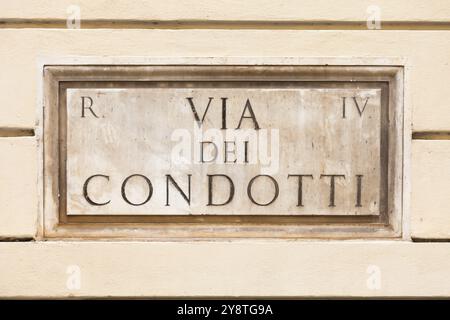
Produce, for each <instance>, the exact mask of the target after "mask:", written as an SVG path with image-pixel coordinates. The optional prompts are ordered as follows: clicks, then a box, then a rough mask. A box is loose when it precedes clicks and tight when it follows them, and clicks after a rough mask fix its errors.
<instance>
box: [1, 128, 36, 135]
mask: <svg viewBox="0 0 450 320" xmlns="http://www.w3.org/2000/svg"><path fill="white" fill-rule="evenodd" d="M32 136H34V129H23V128H0V137H32Z"/></svg>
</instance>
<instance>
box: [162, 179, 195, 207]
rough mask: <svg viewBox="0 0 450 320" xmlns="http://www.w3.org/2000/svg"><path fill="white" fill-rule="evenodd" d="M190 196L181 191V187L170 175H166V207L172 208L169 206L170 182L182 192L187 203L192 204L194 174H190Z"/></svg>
mask: <svg viewBox="0 0 450 320" xmlns="http://www.w3.org/2000/svg"><path fill="white" fill-rule="evenodd" d="M187 176H188V196H186V194H185V193H184V192H183V190H181V188H180V186H179V185H178V184H177V183H176V182H175V180H173V178H172V176H171V175H170V174H166V206H170V204H169V181H170V182H171V183H172V184H173V186H174V187H175V188H176V189H177V190H178V192H180V194H181V196H182V197H183V198H184V200H186V202H187V203H188V204H189V205H190V204H191V176H192V174H188V175H187Z"/></svg>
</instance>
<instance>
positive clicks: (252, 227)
mask: <svg viewBox="0 0 450 320" xmlns="http://www.w3.org/2000/svg"><path fill="white" fill-rule="evenodd" d="M43 71H44V105H45V112H44V123H43V132H44V139H43V152H44V159H43V160H44V161H43V162H44V163H43V165H44V168H43V173H44V174H43V178H44V185H43V191H44V192H43V194H44V203H43V206H44V208H43V211H44V212H43V229H44V230H43V237H44V238H71V239H74V238H75V239H76V238H79V239H81V238H82V239H111V238H114V239H178V238H188V239H196V238H210V239H211V238H319V239H320V238H322V239H330V238H335V239H336V238H338V239H352V238H353V239H354V238H359V239H361V238H387V237H389V238H398V237H401V235H402V211H403V185H404V181H403V179H404V176H403V175H404V173H403V163H404V110H403V109H404V107H403V67H401V66H363V65H361V66H358V65H352V66H350V65H340V66H337V65H336V66H326V65H317V66H311V65H221V64H216V65H188V64H185V65H182V64H180V65H136V66H123V65H92V66H87V65H78V66H63V65H46V66H45V67H44V70H43ZM211 76H214V78H215V79H217V78H219V79H221V80H222V81H225V80H226V81H269V80H270V81H289V80H290V81H302V82H308V83H313V84H314V85H317V83H319V82H327V83H340V84H342V83H355V82H358V83H373V84H380V85H383V86H385V88H386V90H387V91H386V90H385V96H386V99H387V101H386V102H385V103H386V104H387V106H388V110H389V119H390V120H391V121H388V122H387V123H385V124H384V125H385V126H387V130H388V141H389V142H388V155H389V156H388V158H387V159H386V163H387V172H386V176H387V177H388V178H387V179H386V183H387V184H388V190H389V191H386V193H387V195H388V199H387V203H388V205H387V210H386V213H385V214H384V215H380V218H378V217H365V216H359V217H355V216H347V217H346V216H341V217H327V216H314V217H311V216H197V217H192V216H191V217H189V216H188V217H178V216H165V217H160V216H140V217H138V219H134V218H133V216H115V217H113V216H106V217H99V216H89V217H82V216H70V217H69V216H67V214H66V215H64V205H62V202H63V201H64V170H62V168H63V166H61V163H64V159H63V157H61V155H62V154H63V153H64V152H63V149H64V137H63V134H64V128H63V125H60V119H61V114H62V113H61V112H60V105H62V102H63V100H64V90H65V89H66V88H67V87H68V86H70V85H71V84H75V83H78V85H80V84H81V83H83V82H84V83H87V82H86V81H89V82H88V83H87V84H92V83H94V82H105V81H107V82H111V83H113V82H114V81H116V82H119V81H120V82H122V83H123V82H126V83H127V84H128V85H130V86H133V85H137V84H140V83H144V82H145V81H200V80H208V79H211ZM61 148H62V149H61ZM155 217H156V218H159V219H155ZM161 218H162V219H161ZM180 218H182V219H180ZM186 218H190V220H189V219H186Z"/></svg>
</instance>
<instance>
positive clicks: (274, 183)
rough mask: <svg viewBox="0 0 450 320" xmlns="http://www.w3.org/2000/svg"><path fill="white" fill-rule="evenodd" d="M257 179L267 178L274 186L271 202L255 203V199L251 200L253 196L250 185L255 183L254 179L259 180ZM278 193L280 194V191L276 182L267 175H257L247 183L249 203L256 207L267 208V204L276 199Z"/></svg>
mask: <svg viewBox="0 0 450 320" xmlns="http://www.w3.org/2000/svg"><path fill="white" fill-rule="evenodd" d="M259 177H267V178H269V179H270V180H271V181H272V182H273V185H274V186H275V194H274V196H273V198H272V200H270V201H269V202H267V203H258V202H256V201H255V199H253V196H252V185H253V182H255V180H256V178H259ZM279 193H280V189H279V188H278V182H277V181H276V180H275V179H274V178H272V177H271V176H269V175H265V174H260V175H257V176H255V177H253V178H252V179H251V180H250V182H249V183H248V187H247V195H248V197H249V199H250V201H251V202H253V203H254V204H256V205H258V206H268V205H269V204H272V203H273V202H274V201H275V200H276V199H277V198H278V195H279Z"/></svg>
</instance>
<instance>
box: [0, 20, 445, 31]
mask: <svg viewBox="0 0 450 320" xmlns="http://www.w3.org/2000/svg"><path fill="white" fill-rule="evenodd" d="M80 27H81V29H249V30H253V29H254V30H265V29H267V30H369V29H371V28H368V26H367V22H366V21H313V20H311V21H258V20H255V21H232V20H164V21H162V20H110V19H108V20H81V23H80ZM0 28H3V29H6V28H19V29H20V28H52V29H67V28H68V26H67V22H66V20H64V19H54V20H49V19H39V20H37V19H0ZM380 30H450V21H398V22H396V21H386V22H383V21H381V28H380Z"/></svg>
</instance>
